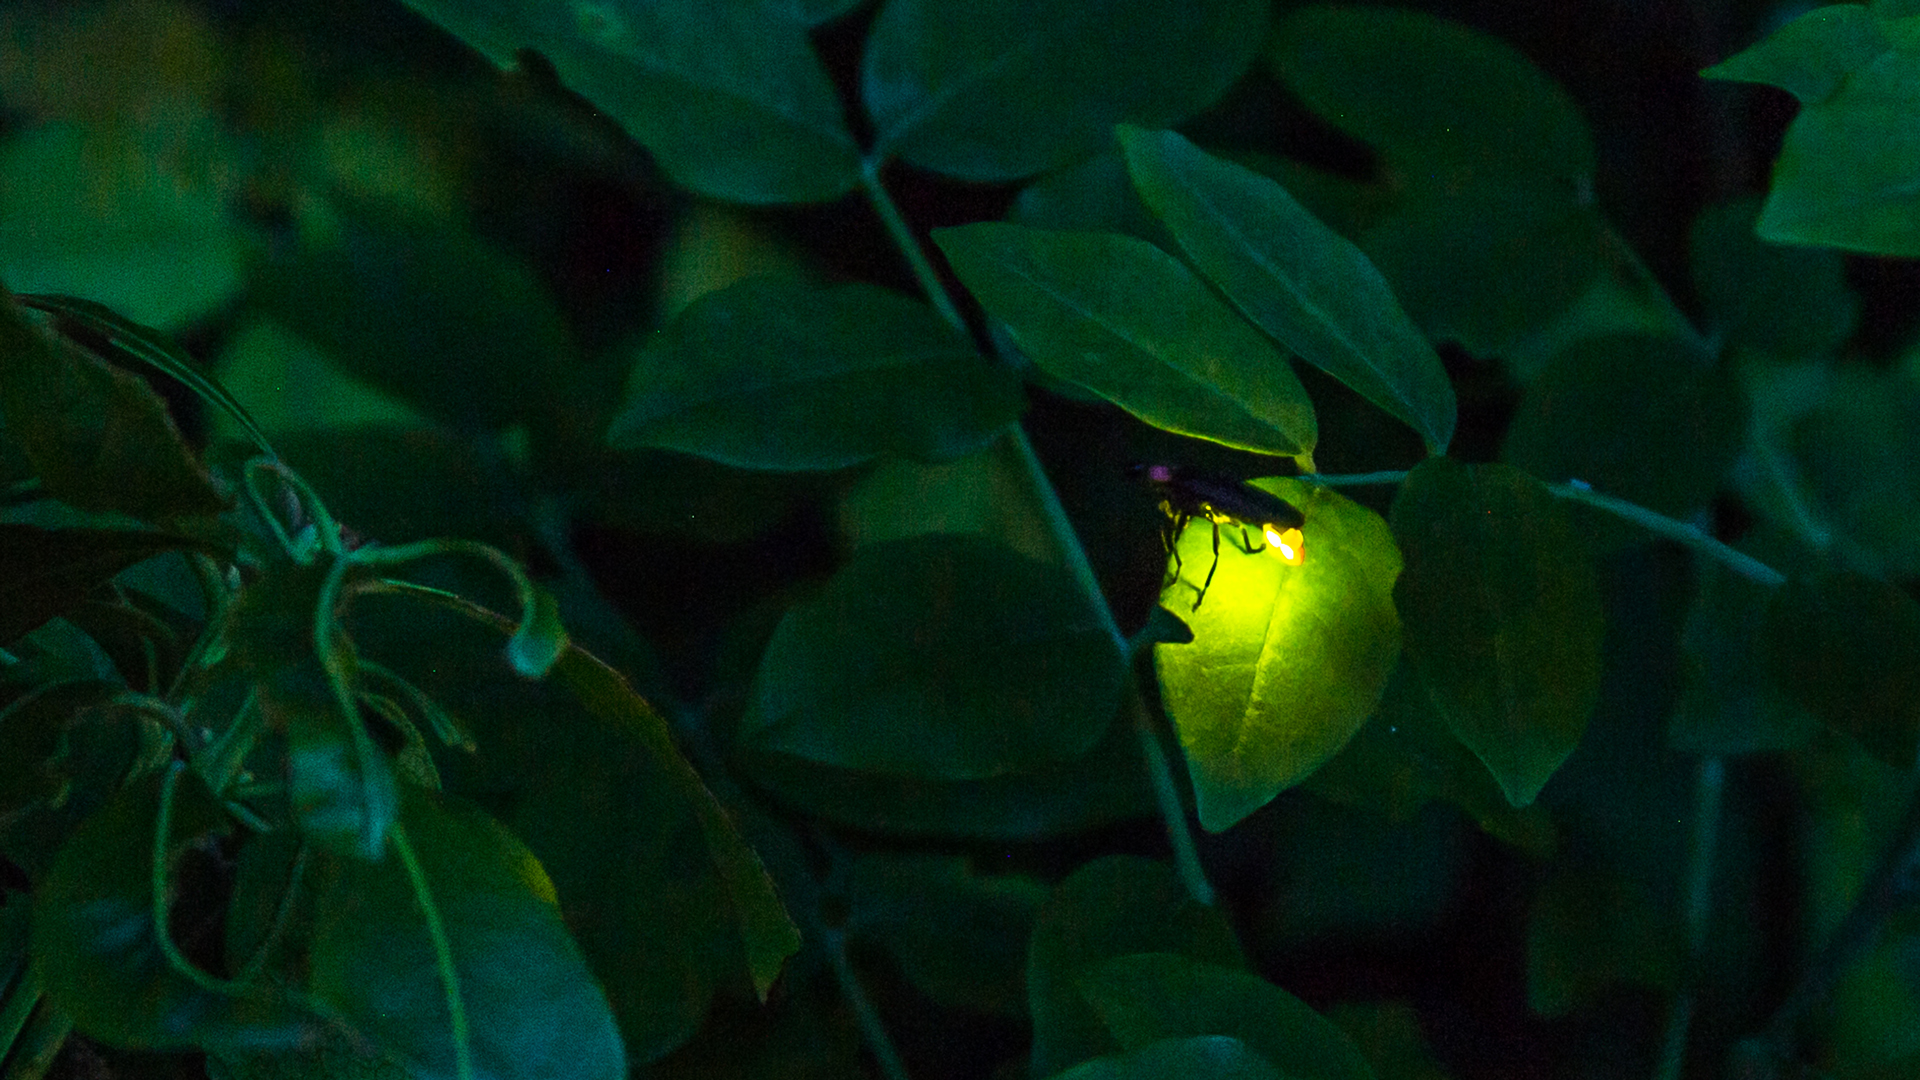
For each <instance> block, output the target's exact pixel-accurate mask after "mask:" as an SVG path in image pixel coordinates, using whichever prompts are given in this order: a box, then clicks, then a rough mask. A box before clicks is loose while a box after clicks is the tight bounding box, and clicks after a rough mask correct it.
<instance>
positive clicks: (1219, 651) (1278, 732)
mask: <svg viewBox="0 0 1920 1080" xmlns="http://www.w3.org/2000/svg"><path fill="white" fill-rule="evenodd" d="M1257 486H1259V487H1261V488H1264V489H1265V490H1267V491H1270V492H1273V493H1275V494H1277V495H1279V496H1280V497H1282V498H1284V499H1286V500H1287V501H1288V502H1290V503H1292V504H1293V505H1294V506H1297V507H1299V508H1300V510H1301V512H1302V513H1304V514H1305V515H1306V519H1307V521H1306V524H1305V525H1304V526H1302V527H1301V532H1302V534H1303V535H1304V538H1305V540H1304V543H1305V547H1304V551H1305V559H1304V561H1303V562H1302V563H1301V564H1300V565H1298V566H1292V565H1288V564H1287V563H1286V562H1285V561H1283V560H1282V559H1281V558H1280V556H1279V555H1278V554H1277V553H1276V552H1274V551H1271V550H1269V549H1268V545H1267V543H1266V540H1265V539H1264V538H1263V537H1260V536H1259V535H1258V534H1257V533H1256V534H1255V535H1254V536H1253V537H1252V539H1253V541H1254V543H1255V545H1256V548H1257V551H1256V553H1255V554H1251V555H1250V554H1247V553H1246V552H1245V550H1244V549H1243V547H1242V545H1243V544H1244V542H1245V541H1244V539H1243V538H1242V536H1241V535H1240V534H1241V530H1240V527H1239V526H1238V525H1222V526H1220V532H1221V536H1220V561H1219V568H1218V569H1217V570H1216V571H1213V573H1214V577H1213V584H1212V585H1211V586H1210V587H1208V589H1207V593H1206V597H1205V599H1204V600H1203V601H1202V603H1201V605H1200V607H1199V609H1198V610H1193V611H1189V610H1187V609H1188V607H1189V605H1190V604H1191V602H1192V599H1193V598H1194V597H1196V595H1197V594H1198V591H1199V589H1200V586H1201V585H1202V584H1203V582H1204V581H1205V579H1206V575H1207V574H1208V572H1209V568H1210V567H1211V566H1212V564H1213V546H1212V540H1213V529H1214V526H1213V524H1212V523H1211V522H1208V521H1204V520H1201V521H1195V522H1192V523H1189V524H1188V526H1187V528H1186V531H1185V532H1184V533H1183V534H1182V535H1181V537H1180V541H1179V546H1178V551H1179V555H1180V563H1181V571H1180V573H1181V576H1180V579H1179V580H1178V581H1176V582H1174V583H1173V584H1172V585H1170V586H1168V588H1167V592H1166V593H1165V595H1164V596H1163V602H1165V603H1167V604H1168V605H1169V606H1171V607H1173V608H1174V609H1175V611H1176V612H1178V613H1179V614H1180V616H1181V618H1183V619H1185V620H1186V621H1187V623H1188V625H1190V626H1191V627H1192V628H1193V642H1192V643H1191V644H1187V645H1171V644H1166V645H1158V646H1156V647H1155V648H1154V666H1155V669H1156V670H1157V672H1158V673H1159V677H1160V693H1161V697H1162V699H1163V701H1164V702H1165V704H1166V709H1167V714H1168V716H1170V717H1171V718H1172V720H1173V725H1174V729H1175V731H1177V732H1178V734H1179V736H1180V745H1181V747H1182V749H1184V750H1185V752H1186V758H1187V768H1188V771H1189V772H1190V773H1191V774H1192V777H1193V787H1194V797H1195V800H1196V802H1197V803H1198V806H1199V813H1200V823H1201V824H1202V825H1204V826H1205V827H1206V828H1208V829H1209V830H1213V831H1216V832H1217V831H1219V830H1221V829H1225V828H1228V827H1229V826H1231V825H1233V824H1234V823H1236V822H1238V821H1239V820H1240V819H1242V818H1244V817H1246V816H1247V815H1248V814H1251V813H1253V812H1254V811H1255V810H1258V809H1259V808H1260V807H1262V806H1265V805H1266V804H1267V803H1268V802H1269V801H1271V800H1272V799H1273V797H1274V796H1275V795H1277V794H1279V793H1280V792H1281V791H1282V790H1284V789H1286V788H1288V787H1291V786H1292V785H1294V784H1296V783H1299V782H1300V781H1301V780H1302V779H1304V778H1305V777H1306V776H1307V775H1308V774H1310V773H1312V772H1313V771H1314V770H1315V769H1317V768H1319V767H1320V766H1321V765H1322V764H1323V763H1325V762H1326V761H1327V759H1328V758H1331V757H1332V756H1333V755H1334V754H1335V753H1337V752H1338V751H1339V750H1340V748H1341V747H1342V746H1344V745H1345V744H1346V742H1347V740H1348V739H1349V738H1351V737H1352V736H1353V733H1354V732H1355V731H1358V730H1359V728H1360V726H1361V725H1362V724H1364V723H1365V722H1366V719H1367V717H1368V716H1370V715H1371V714H1372V713H1373V710H1374V707H1375V706H1376V705H1377V704H1379V701H1380V694H1381V692H1382V691H1383V690H1384V689H1385V688H1386V685H1387V679H1388V677H1389V676H1390V675H1392V673H1393V667H1394V662H1395V660H1396V659H1397V658H1398V657H1399V653H1400V625H1399V618H1398V616H1396V615H1395V614H1394V608H1393V602H1392V596H1393V582H1394V578H1395V576H1396V575H1398V574H1399V572H1400V553H1399V552H1398V551H1397V550H1396V549H1395V548H1394V544H1393V537H1392V535H1391V534H1390V533H1389V532H1388V530H1387V525H1386V522H1384V521H1382V520H1380V517H1379V515H1377V514H1375V513H1374V512H1373V511H1371V510H1368V509H1366V508H1365V507H1363V506H1360V505H1359V504H1357V503H1354V502H1352V501H1351V500H1349V499H1347V498H1346V497H1345V496H1342V495H1339V494H1337V493H1336V492H1334V491H1332V490H1330V489H1327V488H1315V487H1312V486H1309V485H1308V484H1306V483H1304V482H1302V481H1298V480H1290V479H1272V480H1265V481H1259V482H1258V483H1257Z"/></svg>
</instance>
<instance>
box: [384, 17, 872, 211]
mask: <svg viewBox="0 0 1920 1080" xmlns="http://www.w3.org/2000/svg"><path fill="white" fill-rule="evenodd" d="M408 6H410V7H412V8H413V9H414V10H416V11H419V12H420V13H421V14H423V15H425V16H427V17H428V18H430V19H432V20H434V21H435V22H438V23H439V24H440V25H441V26H444V27H446V28H447V29H448V30H450V31H452V32H453V33H454V34H455V35H457V36H458V37H460V38H461V39H462V40H464V41H465V42H466V43H467V44H469V45H471V46H473V47H474V48H475V49H478V50H479V51H480V52H481V53H483V54H485V55H486V56H487V58H488V59H490V60H492V61H493V62H494V63H495V64H498V65H499V66H500V67H502V68H507V67H511V66H513V65H514V63H515V62H516V61H515V54H516V52H517V51H518V50H520V49H536V50H538V51H539V52H541V53H542V54H544V55H545V56H546V57H547V58H548V59H549V60H550V61H552V63H553V67H554V70H555V71H556V72H557V73H558V74H559V76H560V81H561V82H562V83H564V84H566V86H567V88H568V89H570V90H572V91H573V92H575V93H577V94H579V95H580V96H581V97H583V98H586V99H587V100H588V101H589V102H591V103H593V105H594V106H595V107H596V108H598V109H599V110H601V111H602V112H604V113H606V114H607V115H608V116H610V117H612V118H613V120H614V121H615V122H616V123H618V124H619V125H620V126H621V127H623V128H625V129H626V130H627V133H628V134H630V135H632V136H633V137H634V138H635V139H638V140H639V141H640V142H641V143H642V144H643V145H645V146H646V148H647V149H648V150H650V151H652V152H653V154H654V156H655V158H656V159H658V160H659V162H660V166H661V168H663V169H665V170H666V171H667V174H668V175H669V176H671V177H673V178H674V180H676V181H678V182H679V183H681V184H684V185H685V186H687V187H689V188H691V189H693V190H694V191H697V192H699V193H701V194H702V195H711V196H713V197H715V198H720V199H731V200H734V201H737V202H747V203H778V202H814V201H820V200H826V199H832V198H834V197H836V196H839V195H841V194H844V193H845V192H847V191H849V190H851V189H852V188H853V187H854V186H855V185H856V184H858V183H859V180H860V171H859V169H860V155H859V149H858V148H857V147H856V146H855V145H854V142H853V136H852V135H851V134H849V133H848V131H847V124H846V119H845V117H844V116H843V114H842V111H841V106H840V100H839V98H838V96H837V95H836V94H835V93H834V90H833V84H832V83H831V82H830V81H829V80H828V78H827V73H826V70H825V69H824V68H823V67H821V65H820V59H819V57H817V56H815V55H814V52H813V47H812V46H811V45H810V44H809V43H808V41H807V24H806V23H805V22H803V21H801V20H800V19H797V18H794V17H793V16H792V15H791V14H783V13H780V12H779V11H777V10H776V5H775V4H773V3H768V4H765V5H762V4H759V3H733V2H728V3H719V4H714V3H707V2H706V0H660V2H653V3H644V4H640V3H622V2H619V0H566V2H564V3H551V2H548V0H408ZM809 6H812V7H815V8H818V7H820V6H821V5H820V4H818V3H814V4H811V5H809Z"/></svg>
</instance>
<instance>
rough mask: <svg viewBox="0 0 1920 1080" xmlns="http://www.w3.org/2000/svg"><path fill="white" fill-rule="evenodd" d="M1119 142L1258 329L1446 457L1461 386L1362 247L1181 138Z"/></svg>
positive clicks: (1146, 189) (1159, 209)
mask: <svg viewBox="0 0 1920 1080" xmlns="http://www.w3.org/2000/svg"><path fill="white" fill-rule="evenodd" d="M1120 143H1121V146H1122V147H1123V149H1124V150H1125V152H1126V159H1127V167H1128V169H1129V170H1131V172H1132V175H1133V182H1134V186H1135V187H1136V188H1138V189H1139V192H1140V196H1141V198H1143V199H1145V200H1146V202H1147V205H1149V206H1151V207H1152V208H1153V211H1154V213H1156V214H1158V215H1159V216H1160V219H1161V220H1162V221H1164V222H1165V223H1166V225H1167V227H1168V228H1169V229H1171V230H1172V231H1173V235H1174V237H1175V239H1177V240H1178V241H1179V243H1180V247H1181V249H1182V250H1184V251H1185V252H1186V253H1187V257H1188V258H1190V259H1192V260H1193V262H1194V265H1195V266H1198V267H1199V268H1200V271H1201V273H1204V274H1206V275H1207V277H1208V278H1209V279H1211V280H1212V281H1213V283H1214V284H1215V285H1217V286H1219V287H1220V291H1221V292H1224V293H1225V294H1226V295H1227V297H1228V298H1229V299H1231V300H1232V301H1233V302H1234V303H1235V304H1237V305H1238V306H1239V308H1240V310H1241V311H1242V312H1244V313H1246V316H1247V318H1249V319H1251V320H1252V321H1253V324H1254V325H1255V326H1258V327H1260V328H1261V329H1262V330H1265V331H1266V332H1267V333H1268V334H1270V335H1272V336H1273V337H1274V338H1275V339H1276V340H1278V341H1279V342H1280V343H1281V344H1283V345H1285V346H1286V347H1287V348H1289V349H1292V350H1293V351H1294V352H1295V353H1296V354H1298V355H1299V356H1300V358H1301V359H1303V360H1305V361H1307V362H1308V363H1310V364H1312V365H1314V366H1315V367H1317V368H1319V369H1320V370H1322V371H1325V372H1326V373H1327V374H1329V375H1332V376H1333V377H1334V378H1336V379H1339V380H1340V381H1341V382H1343V383H1346V384H1347V385H1348V386H1349V387H1351V388H1353V389H1354V390H1355V391H1356V392H1358V393H1359V394H1360V395H1361V396H1362V397H1365V398H1366V399H1367V400H1368V401H1371V402H1373V403H1374V404H1375V405H1378V406H1380V407H1381V408H1382V409H1385V410H1386V411H1388V412H1390V413H1392V414H1393V415H1394V416H1397V417H1399V418H1400V419H1402V420H1404V421H1406V422H1407V424H1408V425H1409V426H1410V427H1412V428H1413V429H1414V430H1415V431H1417V432H1419V433H1420V436H1421V438H1422V439H1424V440H1425V441H1426V444H1427V448H1428V450H1429V451H1430V452H1432V453H1436V454H1439V453H1445V452H1446V449H1447V443H1448V441H1449V440H1451V439H1452V438H1453V422H1454V400H1453V384H1452V383H1450V382H1448V381H1447V373H1446V371H1445V370H1444V369H1443V368H1441V366H1440V357H1439V356H1438V355H1436V354H1435V353H1434V351H1433V346H1431V345H1429V344H1427V339H1426V338H1425V337H1422V336H1421V334H1420V331H1419V330H1418V329H1417V328H1416V327H1415V326H1414V325H1413V322H1412V320H1410V319H1408V318H1407V315H1406V312H1404V311H1402V310H1401V309H1400V303H1399V301H1397V300H1395V299H1394V295H1393V290H1392V289H1391V288H1390V287H1388V285H1387V282H1386V279H1384V278H1382V277H1381V276H1380V272H1379V271H1378V270H1376V269H1374V266H1373V264H1372V263H1371V262H1369V261H1368V260H1367V257H1366V256H1365V255H1363V254H1361V253H1360V250H1359V249H1358V248H1356V247H1354V246H1353V244H1352V243H1350V242H1348V241H1347V240H1346V238H1344V237H1342V236H1340V235H1339V234H1337V233H1335V232H1334V231H1333V230H1332V229H1329V228H1327V227H1326V226H1325V225H1323V224H1321V223H1320V221H1319V219H1317V218H1315V217H1314V216H1313V215H1312V214H1310V213H1308V212H1307V210H1306V209H1305V208H1304V207H1302V206H1301V205H1300V204H1299V203H1298V202H1296V201H1295V200H1294V198H1293V196H1292V195H1289V194H1288V193H1287V189H1285V188H1283V187H1281V186H1280V185H1279V184H1277V183H1275V182H1273V181H1272V180H1269V179H1267V178H1266V177H1264V176H1261V175H1260V174H1259V173H1256V172H1254V171H1252V170H1250V169H1246V168H1243V167H1241V166H1239V165H1235V164H1233V163H1231V162H1227V161H1222V160H1221V159H1219V158H1216V157H1214V156H1212V155H1210V154H1208V153H1206V152H1204V151H1202V150H1201V149H1200V148H1198V147H1196V146H1194V145H1193V144H1192V143H1190V142H1188V141H1187V140H1186V139H1184V138H1182V137H1181V136H1180V135H1179V134H1177V133H1175V132H1171V131H1144V130H1141V129H1139V128H1133V127H1123V128H1121V130H1120Z"/></svg>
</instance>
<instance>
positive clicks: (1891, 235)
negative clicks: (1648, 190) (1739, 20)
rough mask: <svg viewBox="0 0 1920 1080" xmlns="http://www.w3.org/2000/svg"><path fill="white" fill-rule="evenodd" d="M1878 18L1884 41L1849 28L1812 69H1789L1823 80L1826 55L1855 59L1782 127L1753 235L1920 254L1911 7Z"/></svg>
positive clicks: (1915, 32) (1916, 24) (1919, 118)
mask: <svg viewBox="0 0 1920 1080" xmlns="http://www.w3.org/2000/svg"><path fill="white" fill-rule="evenodd" d="M1879 27H1880V29H1881V30H1883V31H1884V32H1885V35H1886V44H1885V45H1884V46H1882V45H1881V43H1880V42H1877V41H1875V40H1874V39H1873V36H1872V35H1871V34H1870V33H1865V34H1850V35H1849V36H1848V38H1847V42H1848V44H1846V46H1845V47H1844V49H1843V50H1841V51H1838V52H1836V53H1835V54H1834V55H1831V56H1829V57H1827V66H1826V67H1824V68H1823V69H1822V70H1821V72H1820V74H1819V76H1818V78H1817V79H1816V78H1815V77H1814V76H1809V75H1806V74H1805V73H1800V75H1799V76H1798V77H1789V81H1792V82H1794V83H1795V85H1796V86H1799V88H1800V90H1802V91H1808V92H1812V91H1814V90H1819V89H1825V88H1826V84H1827V82H1829V81H1832V80H1833V76H1834V71H1833V67H1834V66H1835V65H1838V64H1842V63H1845V64H1853V65H1856V66H1854V67H1853V68H1852V70H1850V71H1849V72H1847V73H1846V74H1844V75H1843V76H1840V77H1838V79H1837V82H1835V83H1834V85H1833V86H1832V88H1831V90H1830V92H1828V93H1826V94H1825V95H1824V96H1823V97H1821V98H1820V99H1819V100H1815V101H1808V102H1807V103H1806V104H1803V105H1802V106H1801V109H1800V114H1799V115H1798V116H1796V117H1794V119H1793V123H1792V124H1790V125H1789V126H1788V127H1787V134H1786V139H1785V141H1784V142H1783V143H1782V145H1781V148H1780V158H1779V160H1778V161H1776V162H1775V163H1774V169H1773V183H1772V187H1771V188H1770V190H1769V192H1768V195H1767V202H1766V205H1765V206H1764V207H1763V208H1762V210H1761V213H1760V221H1759V224H1758V226H1757V231H1758V232H1759V235H1760V237H1761V239H1764V240H1771V241H1774V242H1776V243H1783V244H1811V245H1818V246H1827V247H1837V248H1843V249H1846V250H1849V251H1859V252H1866V253H1869V254H1876V255H1899V256H1913V255H1920V17H1914V16H1910V17H1907V18H1903V19H1892V20H1885V21H1882V22H1880V24H1879ZM1788 29H1789V30H1790V29H1792V27H1791V26H1789V27H1788ZM1784 32H1785V31H1783V33H1784ZM1875 48H1879V51H1878V52H1877V54H1875V55H1872V56H1871V57H1870V58H1869V57H1868V56H1867V54H1868V53H1870V52H1872V51H1873V50H1874V49H1875ZM1736 59H1737V58H1736ZM1803 80H1804V81H1803ZM1788 88H1789V89H1793V87H1788Z"/></svg>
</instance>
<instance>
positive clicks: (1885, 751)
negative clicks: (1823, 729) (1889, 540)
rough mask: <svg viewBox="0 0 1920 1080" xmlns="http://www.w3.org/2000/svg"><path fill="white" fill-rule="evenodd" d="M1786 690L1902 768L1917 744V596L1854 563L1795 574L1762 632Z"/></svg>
mask: <svg viewBox="0 0 1920 1080" xmlns="http://www.w3.org/2000/svg"><path fill="white" fill-rule="evenodd" d="M1762 633H1763V635H1764V641H1765V645H1766V655H1767V660H1768V661H1769V666H1770V667H1771V669H1772V671H1773V674H1774V678H1775V679H1776V680H1778V683H1779V686H1780V688H1781V689H1782V690H1784V691H1786V694H1787V696H1788V697H1790V698H1792V699H1793V700H1794V702H1795V703H1797V704H1799V705H1800V706H1801V707H1802V708H1804V709H1806V710H1807V711H1808V712H1810V713H1812V714H1813V715H1815V716H1817V717H1819V718H1820V719H1821V720H1824V721H1826V723H1827V724H1828V725H1829V726H1831V727H1833V728H1835V729H1836V730H1839V731H1844V732H1846V733H1847V734H1849V735H1851V736H1853V737H1854V738H1856V739H1858V740H1860V744H1861V745H1862V746H1864V747H1866V749H1867V752H1868V753H1871V754H1872V755H1873V756H1874V757H1877V758H1879V759H1880V760H1882V761H1884V762H1886V763H1887V764H1889V765H1891V766H1893V767H1894V768H1896V769H1911V768H1912V767H1913V762H1914V754H1915V751H1916V749H1920V604H1915V603H1914V601H1913V598H1912V597H1910V596H1908V595H1907V594H1906V593H1905V592H1904V591H1902V590H1901V589H1900V588H1898V587H1897V586H1894V585H1890V584H1888V583H1887V582H1884V581H1879V580H1876V579H1874V578H1870V577H1867V576H1865V575H1863V574H1856V573H1851V572H1847V571H1827V572H1823V573H1815V574H1812V575H1809V576H1805V577H1792V578H1789V579H1788V580H1787V583H1786V584H1785V585H1783V586H1781V587H1780V588H1779V589H1778V590H1776V591H1775V593H1774V595H1773V598H1772V603H1771V604H1769V605H1768V607H1767V614H1766V622H1765V629H1764V630H1763V631H1762Z"/></svg>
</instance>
